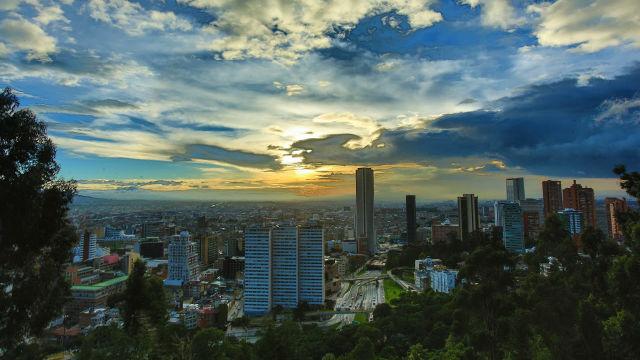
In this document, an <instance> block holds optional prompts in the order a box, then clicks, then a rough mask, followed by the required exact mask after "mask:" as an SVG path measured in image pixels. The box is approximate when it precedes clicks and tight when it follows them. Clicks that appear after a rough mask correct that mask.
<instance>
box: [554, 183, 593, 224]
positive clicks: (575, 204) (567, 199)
mask: <svg viewBox="0 0 640 360" xmlns="http://www.w3.org/2000/svg"><path fill="white" fill-rule="evenodd" d="M562 204H563V205H564V207H565V209H575V210H578V211H581V212H582V218H583V220H584V226H585V227H586V226H593V227H596V226H597V223H596V199H595V195H594V193H593V189H592V188H588V187H582V185H580V184H577V183H576V181H575V180H573V185H571V186H570V187H568V188H566V189H564V190H562Z"/></svg>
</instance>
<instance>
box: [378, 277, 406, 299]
mask: <svg viewBox="0 0 640 360" xmlns="http://www.w3.org/2000/svg"><path fill="white" fill-rule="evenodd" d="M383 285H384V299H385V301H386V302H388V303H393V300H395V299H397V298H399V297H400V295H401V294H402V293H403V292H404V289H403V288H401V287H400V285H398V284H397V283H396V282H395V281H393V280H391V279H384V280H383Z"/></svg>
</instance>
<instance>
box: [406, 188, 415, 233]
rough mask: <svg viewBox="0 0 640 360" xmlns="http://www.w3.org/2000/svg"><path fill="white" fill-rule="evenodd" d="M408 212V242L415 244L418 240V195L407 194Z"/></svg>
mask: <svg viewBox="0 0 640 360" xmlns="http://www.w3.org/2000/svg"><path fill="white" fill-rule="evenodd" d="M406 212H407V243H408V244H415V243H416V240H417V236H416V235H417V228H418V223H417V221H416V196H415V195H407V196H406Z"/></svg>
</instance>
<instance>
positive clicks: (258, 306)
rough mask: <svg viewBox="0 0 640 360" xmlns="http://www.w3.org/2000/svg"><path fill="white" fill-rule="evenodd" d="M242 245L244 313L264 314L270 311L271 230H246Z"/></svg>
mask: <svg viewBox="0 0 640 360" xmlns="http://www.w3.org/2000/svg"><path fill="white" fill-rule="evenodd" d="M244 244H245V260H244V313H245V314H247V315H261V314H266V313H268V312H269V310H270V309H271V229H270V228H258V227H256V228H250V229H247V230H246V231H245V233H244Z"/></svg>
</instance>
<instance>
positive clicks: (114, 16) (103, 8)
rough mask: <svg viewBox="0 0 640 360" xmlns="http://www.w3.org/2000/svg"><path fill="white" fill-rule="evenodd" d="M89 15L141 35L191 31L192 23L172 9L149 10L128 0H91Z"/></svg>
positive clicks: (87, 6) (132, 33)
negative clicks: (166, 31)
mask: <svg viewBox="0 0 640 360" xmlns="http://www.w3.org/2000/svg"><path fill="white" fill-rule="evenodd" d="M86 9H87V10H88V12H89V16H91V17H92V18H93V19H95V20H98V21H102V22H105V23H108V24H112V25H113V26H115V27H117V28H119V29H121V30H123V31H124V32H126V33H127V34H129V35H133V36H139V35H143V34H144V33H146V32H148V31H165V30H179V31H189V30H191V29H192V25H191V23H190V22H189V21H188V20H186V19H184V18H182V17H179V16H177V15H176V14H175V13H173V12H172V11H167V12H162V11H157V10H151V11H148V10H146V9H145V8H143V7H142V5H140V4H138V3H135V2H130V1H128V0H89V2H88V3H87V4H86Z"/></svg>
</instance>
